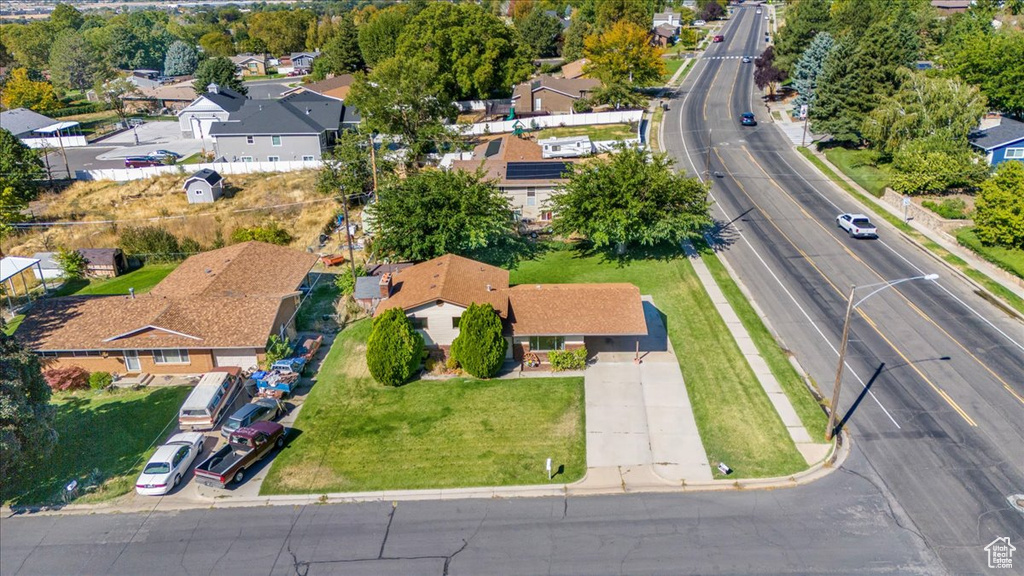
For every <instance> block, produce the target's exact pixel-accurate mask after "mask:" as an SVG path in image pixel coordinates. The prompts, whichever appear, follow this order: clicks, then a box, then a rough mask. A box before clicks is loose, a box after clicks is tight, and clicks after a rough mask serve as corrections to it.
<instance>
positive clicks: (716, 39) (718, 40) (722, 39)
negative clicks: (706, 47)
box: [711, 34, 725, 42]
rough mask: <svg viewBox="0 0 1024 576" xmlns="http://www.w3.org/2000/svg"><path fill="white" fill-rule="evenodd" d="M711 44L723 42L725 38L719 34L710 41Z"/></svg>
mask: <svg viewBox="0 0 1024 576" xmlns="http://www.w3.org/2000/svg"><path fill="white" fill-rule="evenodd" d="M711 41H712V42H725V36H722V35H721V34H715V37H714V38H712V39H711Z"/></svg>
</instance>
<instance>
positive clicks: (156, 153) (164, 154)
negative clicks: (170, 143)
mask: <svg viewBox="0 0 1024 576" xmlns="http://www.w3.org/2000/svg"><path fill="white" fill-rule="evenodd" d="M149 157H150V158H156V159H158V160H163V159H164V158H174V159H175V160H177V159H178V158H181V154H178V153H177V152H171V151H170V150H153V151H152V152H150V153H149Z"/></svg>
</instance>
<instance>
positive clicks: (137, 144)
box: [96, 122, 203, 161]
mask: <svg viewBox="0 0 1024 576" xmlns="http://www.w3.org/2000/svg"><path fill="white" fill-rule="evenodd" d="M136 137H138V141H136ZM97 144H100V145H102V146H111V147H114V148H113V149H112V150H109V151H105V152H102V153H101V154H99V155H97V156H96V159H97V160H100V161H103V160H120V159H124V158H127V157H128V156H146V155H148V154H150V153H152V152H153V151H154V150H157V149H160V150H170V151H171V152H176V153H178V154H181V157H182V158H188V157H189V156H191V155H193V154H195V153H196V152H199V151H200V150H202V149H203V141H202V140H195V139H192V138H185V137H183V136H182V134H181V128H180V127H179V125H178V123H177V122H146V123H144V124H142V125H141V126H138V127H136V128H133V129H131V130H125V131H124V132H120V133H118V134H114V135H113V136H109V137H107V138H103V139H102V140H98V141H97Z"/></svg>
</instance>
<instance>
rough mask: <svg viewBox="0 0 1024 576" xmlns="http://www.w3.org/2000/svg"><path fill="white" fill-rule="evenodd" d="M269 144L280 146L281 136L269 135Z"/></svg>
mask: <svg viewBox="0 0 1024 576" xmlns="http://www.w3.org/2000/svg"><path fill="white" fill-rule="evenodd" d="M270 145H271V146H280V145H281V137H280V136H271V137H270Z"/></svg>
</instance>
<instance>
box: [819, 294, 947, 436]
mask: <svg viewBox="0 0 1024 576" xmlns="http://www.w3.org/2000/svg"><path fill="white" fill-rule="evenodd" d="M938 277H939V275H938V274H925V275H924V276H912V277H910V278H901V279H899V280H889V281H888V282H878V283H877V284H868V285H866V286H860V288H875V289H874V290H872V291H871V293H870V294H868V295H867V296H865V297H863V298H861V299H860V300H857V301H856V302H854V300H853V294H854V292H856V291H857V288H858V286H857V285H856V284H854V285H852V286H850V296H849V298H848V299H847V301H846V320H845V321H843V340H842V342H841V343H840V344H839V366H838V367H836V383H835V386H833V387H832V410H831V411H830V412H829V415H828V428H826V429H825V439H826V440H832V437H833V436H834V435H835V429H836V414H837V413H838V412H839V410H838V409H837V408H838V406H839V389H840V387H841V386H842V383H843V366H844V365H845V362H846V344H847V342H849V339H850V317H851V316H853V310H854V308H856V307H858V306H860V305H861V304H863V303H864V301H865V300H867V299H868V298H871V297H872V296H874V295H875V294H878V293H879V292H881V291H882V290H885V289H886V288H891V287H893V286H895V285H897V284H902V283H904V282H910V281H912V280H935V279H936V278H938Z"/></svg>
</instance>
